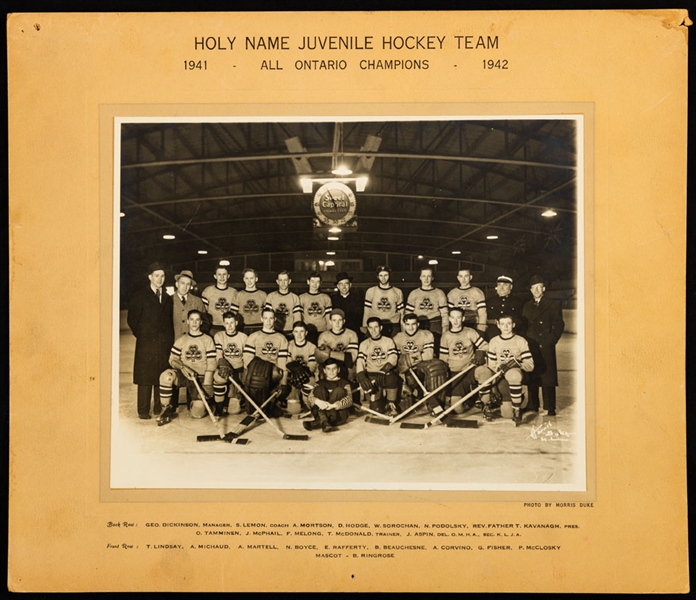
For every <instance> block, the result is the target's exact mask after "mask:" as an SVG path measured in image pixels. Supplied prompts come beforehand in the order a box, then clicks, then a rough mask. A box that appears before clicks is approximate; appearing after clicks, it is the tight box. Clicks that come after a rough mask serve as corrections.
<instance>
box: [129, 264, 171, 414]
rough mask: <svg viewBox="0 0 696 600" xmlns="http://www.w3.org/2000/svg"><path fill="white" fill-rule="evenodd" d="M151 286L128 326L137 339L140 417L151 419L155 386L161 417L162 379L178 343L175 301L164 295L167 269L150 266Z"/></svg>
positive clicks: (135, 301) (134, 305)
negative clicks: (160, 386) (174, 310)
mask: <svg viewBox="0 0 696 600" xmlns="http://www.w3.org/2000/svg"><path fill="white" fill-rule="evenodd" d="M147 277H148V279H149V280H150V285H148V286H147V287H146V288H144V289H142V290H139V291H138V292H136V293H135V294H134V295H133V297H132V298H131V301H130V304H129V306H128V326H129V327H130V329H131V331H132V332H133V335H134V336H135V339H136V342H135V360H134V364H133V383H135V384H136V385H137V386H138V416H139V417H140V418H141V419H149V418H150V399H151V396H152V391H153V387H154V392H155V394H154V413H155V414H159V412H160V411H161V409H162V407H161V403H160V396H159V377H160V374H161V373H162V371H164V370H165V369H168V368H169V352H170V350H171V348H172V345H173V344H174V325H173V322H172V319H173V317H172V298H171V296H169V295H168V294H166V293H165V292H164V289H163V286H164V279H165V273H164V266H163V265H161V264H160V263H152V264H151V265H150V266H149V267H148V274H147Z"/></svg>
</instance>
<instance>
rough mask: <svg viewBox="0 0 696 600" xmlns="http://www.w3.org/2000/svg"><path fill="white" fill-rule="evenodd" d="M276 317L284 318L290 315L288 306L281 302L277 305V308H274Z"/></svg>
mask: <svg viewBox="0 0 696 600" xmlns="http://www.w3.org/2000/svg"><path fill="white" fill-rule="evenodd" d="M275 312H276V315H278V316H279V317H280V316H283V317H286V316H288V315H289V314H290V311H289V310H288V305H287V304H285V302H281V303H280V304H279V305H278V308H276V311H275Z"/></svg>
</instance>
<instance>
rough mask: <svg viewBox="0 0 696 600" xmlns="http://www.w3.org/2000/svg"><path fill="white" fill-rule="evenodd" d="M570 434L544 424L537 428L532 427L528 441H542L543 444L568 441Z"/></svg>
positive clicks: (549, 424)
mask: <svg viewBox="0 0 696 600" xmlns="http://www.w3.org/2000/svg"><path fill="white" fill-rule="evenodd" d="M569 438H570V433H568V432H567V431H563V430H562V429H557V428H556V427H553V426H552V425H551V423H542V424H541V425H537V426H536V427H532V432H531V433H530V434H529V435H528V436H527V439H528V440H529V439H532V440H541V441H542V442H557V441H559V440H560V441H563V440H566V441H567V440H568V439H569Z"/></svg>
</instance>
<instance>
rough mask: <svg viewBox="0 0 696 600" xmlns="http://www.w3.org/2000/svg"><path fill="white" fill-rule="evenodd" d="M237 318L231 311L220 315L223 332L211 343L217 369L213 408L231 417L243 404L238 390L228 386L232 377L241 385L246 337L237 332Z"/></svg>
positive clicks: (214, 379) (216, 335)
mask: <svg viewBox="0 0 696 600" xmlns="http://www.w3.org/2000/svg"><path fill="white" fill-rule="evenodd" d="M238 319H239V317H238V316H237V315H236V314H235V313H233V312H232V311H231V310H230V311H227V312H226V313H224V314H223V315H222V322H223V324H224V326H225V329H224V331H218V332H217V333H216V334H215V338H214V339H213V341H214V342H215V358H216V359H217V369H216V370H215V375H214V377H213V388H214V390H215V406H216V407H219V408H220V409H221V410H220V411H218V412H220V413H221V414H225V413H226V412H230V413H231V414H233V415H236V414H238V413H239V412H241V410H242V407H243V406H244V402H243V401H242V400H241V399H240V398H239V390H238V389H237V388H236V387H235V386H234V385H230V382H229V378H230V377H232V378H234V380H235V381H236V382H237V383H241V381H242V380H241V375H242V371H244V361H243V360H242V355H243V353H244V347H245V346H246V341H247V335H246V334H245V333H242V332H241V331H237V325H238V324H239V320H238Z"/></svg>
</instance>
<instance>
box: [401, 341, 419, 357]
mask: <svg viewBox="0 0 696 600" xmlns="http://www.w3.org/2000/svg"><path fill="white" fill-rule="evenodd" d="M401 352H403V353H404V354H415V353H416V352H418V346H417V345H416V343H415V342H414V341H413V340H408V342H406V343H405V344H404V345H403V347H402V348H401Z"/></svg>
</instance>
